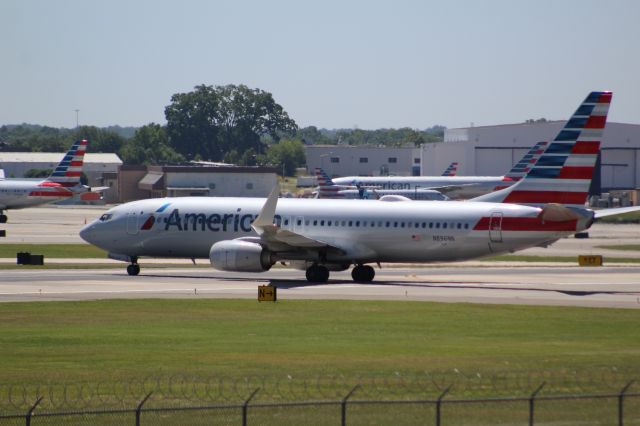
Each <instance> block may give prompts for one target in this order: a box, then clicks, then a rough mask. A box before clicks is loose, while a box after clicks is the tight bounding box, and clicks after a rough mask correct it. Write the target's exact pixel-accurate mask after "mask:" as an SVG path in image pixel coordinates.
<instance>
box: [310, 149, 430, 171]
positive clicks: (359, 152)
mask: <svg viewBox="0 0 640 426" xmlns="http://www.w3.org/2000/svg"><path fill="white" fill-rule="evenodd" d="M305 153H306V156H307V171H308V172H309V174H311V175H313V174H314V172H315V168H316V167H320V168H322V169H324V171H325V172H327V174H328V175H329V176H381V175H382V176H385V175H395V176H412V175H418V174H419V173H420V149H419V148H413V147H384V146H383V147H380V146H368V145H356V146H352V145H308V146H305Z"/></svg>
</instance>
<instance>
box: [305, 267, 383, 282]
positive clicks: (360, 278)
mask: <svg viewBox="0 0 640 426" xmlns="http://www.w3.org/2000/svg"><path fill="white" fill-rule="evenodd" d="M306 275H307V281H309V282H310V283H319V284H324V283H326V282H327V281H329V269H328V268H327V267H326V266H324V265H317V264H314V265H311V266H310V267H308V268H307V272H306ZM375 275H376V272H375V271H374V269H373V267H371V266H369V265H356V266H355V267H354V268H353V270H352V271H351V277H352V278H353V281H355V282H357V283H370V282H371V281H373V277H375Z"/></svg>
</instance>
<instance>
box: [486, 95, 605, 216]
mask: <svg viewBox="0 0 640 426" xmlns="http://www.w3.org/2000/svg"><path fill="white" fill-rule="evenodd" d="M611 96H612V93H611V92H591V93H590V94H589V96H587V98H586V99H585V100H584V102H582V104H581V105H580V107H579V108H578V109H577V110H576V112H575V113H574V114H573V116H572V117H571V119H570V120H569V121H567V123H566V124H565V125H564V128H563V129H562V130H561V131H560V133H558V135H557V136H556V138H555V139H554V140H553V141H552V142H551V143H550V144H548V145H547V147H546V148H545V150H544V152H543V154H542V155H541V156H540V158H539V159H538V161H537V162H536V164H535V165H534V166H533V167H532V168H531V170H529V172H528V173H527V174H526V176H525V177H524V178H522V179H521V180H520V181H519V182H518V183H516V184H515V185H512V186H510V187H509V188H506V189H503V190H501V191H497V192H494V193H490V194H487V195H484V196H481V197H477V198H475V199H474V200H475V201H491V202H503V203H515V204H528V205H534V206H541V205H545V204H549V203H557V204H563V205H565V206H572V207H582V208H584V204H585V202H586V201H587V197H588V195H589V187H590V186H591V179H592V177H593V173H594V169H595V164H596V160H597V157H598V153H599V152H600V140H601V139H602V133H603V131H604V127H605V124H606V122H607V113H608V112H609V105H610V104H611Z"/></svg>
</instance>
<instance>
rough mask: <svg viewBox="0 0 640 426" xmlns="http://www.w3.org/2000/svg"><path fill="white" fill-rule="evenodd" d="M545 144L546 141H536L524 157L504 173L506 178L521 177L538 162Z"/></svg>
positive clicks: (515, 178)
mask: <svg viewBox="0 0 640 426" xmlns="http://www.w3.org/2000/svg"><path fill="white" fill-rule="evenodd" d="M546 146H547V142H538V143H537V144H535V145H534V146H533V148H531V149H530V150H529V152H527V153H526V154H525V156H524V157H522V159H521V160H520V161H518V162H517V163H516V165H515V166H513V167H512V168H511V170H509V172H507V174H505V175H504V177H505V178H506V179H507V180H512V181H516V182H517V181H519V180H520V179H522V178H523V177H524V176H525V175H526V174H527V173H529V170H531V168H532V167H533V166H535V164H536V163H537V162H538V159H539V158H540V156H541V155H542V153H543V152H544V149H545V148H546Z"/></svg>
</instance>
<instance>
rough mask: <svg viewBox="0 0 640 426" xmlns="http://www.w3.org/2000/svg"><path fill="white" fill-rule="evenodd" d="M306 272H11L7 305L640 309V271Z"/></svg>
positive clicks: (5, 286) (0, 288)
mask: <svg viewBox="0 0 640 426" xmlns="http://www.w3.org/2000/svg"><path fill="white" fill-rule="evenodd" d="M303 276H304V273H303V272H302V271H295V270H289V269H274V270H272V271H269V272H265V273H262V274H250V273H230V272H220V271H215V270H213V269H205V268H175V269H173V268H172V269H151V268H147V269H144V267H143V270H142V272H141V274H140V275H139V276H137V277H130V276H128V275H127V274H126V272H125V271H124V268H123V269H122V270H118V269H115V270H112V269H109V270H55V271H49V272H47V271H34V270H31V271H29V270H7V271H3V272H2V278H1V279H0V301H2V302H9V301H45V300H89V299H112V298H156V297H160V298H203V297H207V298H249V299H256V298H257V286H258V285H267V284H270V285H273V286H275V287H277V288H278V298H279V299H280V300H281V301H282V300H288V299H354V300H362V299H367V300H413V301H438V302H469V303H501V304H531V305H567V306H585V307H587V306H589V307H615V308H636V309H637V308H640V280H638V277H640V267H600V268H592V269H580V268H578V267H566V266H565V267H561V266H557V267H520V268H511V267H485V268H481V269H479V268H477V267H433V268H389V269H383V270H378V271H377V275H376V279H375V282H374V283H371V284H356V283H354V282H353V281H351V278H350V276H349V273H348V272H339V273H335V272H334V273H332V277H331V279H330V281H329V283H328V284H324V285H310V284H308V283H307V282H306V281H305V280H304V278H303Z"/></svg>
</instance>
